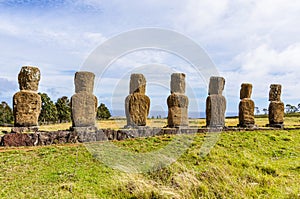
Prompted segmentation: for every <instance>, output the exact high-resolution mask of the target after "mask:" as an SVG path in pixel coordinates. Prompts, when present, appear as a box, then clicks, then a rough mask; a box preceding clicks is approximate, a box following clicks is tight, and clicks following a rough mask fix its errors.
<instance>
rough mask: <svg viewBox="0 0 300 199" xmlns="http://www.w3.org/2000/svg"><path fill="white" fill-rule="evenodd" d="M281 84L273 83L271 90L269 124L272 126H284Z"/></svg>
mask: <svg viewBox="0 0 300 199" xmlns="http://www.w3.org/2000/svg"><path fill="white" fill-rule="evenodd" d="M280 95H281V85H280V84H271V86H270V92H269V101H270V104H269V125H268V126H271V127H280V128H281V127H283V122H284V103H283V102H281V99H280Z"/></svg>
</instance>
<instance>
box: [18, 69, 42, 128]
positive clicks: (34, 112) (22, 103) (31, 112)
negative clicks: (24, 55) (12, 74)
mask: <svg viewBox="0 0 300 199" xmlns="http://www.w3.org/2000/svg"><path fill="white" fill-rule="evenodd" d="M39 81H40V70H39V69H38V68H37V67H32V66H24V67H22V69H21V71H20V73H19V75H18V82H19V88H20V91H19V92H17V93H16V94H15V95H14V96H13V112H14V119H15V124H14V126H15V127H34V126H38V119H39V115H40V112H41V104H42V102H41V101H42V100H41V96H40V95H39V94H37V90H38V86H39Z"/></svg>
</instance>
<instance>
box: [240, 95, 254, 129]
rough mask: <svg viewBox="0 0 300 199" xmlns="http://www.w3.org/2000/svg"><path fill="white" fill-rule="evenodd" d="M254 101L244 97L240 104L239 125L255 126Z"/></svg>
mask: <svg viewBox="0 0 300 199" xmlns="http://www.w3.org/2000/svg"><path fill="white" fill-rule="evenodd" d="M254 124H255V120H254V102H253V100H251V99H249V98H244V99H242V100H241V102H240V104H239V125H238V126H240V127H251V126H254Z"/></svg>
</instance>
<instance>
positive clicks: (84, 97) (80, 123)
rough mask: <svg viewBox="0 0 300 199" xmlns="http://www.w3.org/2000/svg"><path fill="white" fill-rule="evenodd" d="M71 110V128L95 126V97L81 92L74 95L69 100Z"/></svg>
mask: <svg viewBox="0 0 300 199" xmlns="http://www.w3.org/2000/svg"><path fill="white" fill-rule="evenodd" d="M71 108H72V126H73V127H94V126H95V125H96V114H97V97H96V96H94V95H93V94H91V93H88V92H83V91H82V92H80V93H76V94H74V95H73V96H72V98H71Z"/></svg>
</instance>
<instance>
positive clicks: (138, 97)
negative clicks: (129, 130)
mask: <svg viewBox="0 0 300 199" xmlns="http://www.w3.org/2000/svg"><path fill="white" fill-rule="evenodd" d="M149 109H150V98H149V97H148V96H146V95H143V94H139V93H134V94H131V95H129V96H127V97H126V99H125V113H126V118H127V126H133V127H134V126H145V125H146V122H147V117H148V114H149Z"/></svg>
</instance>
